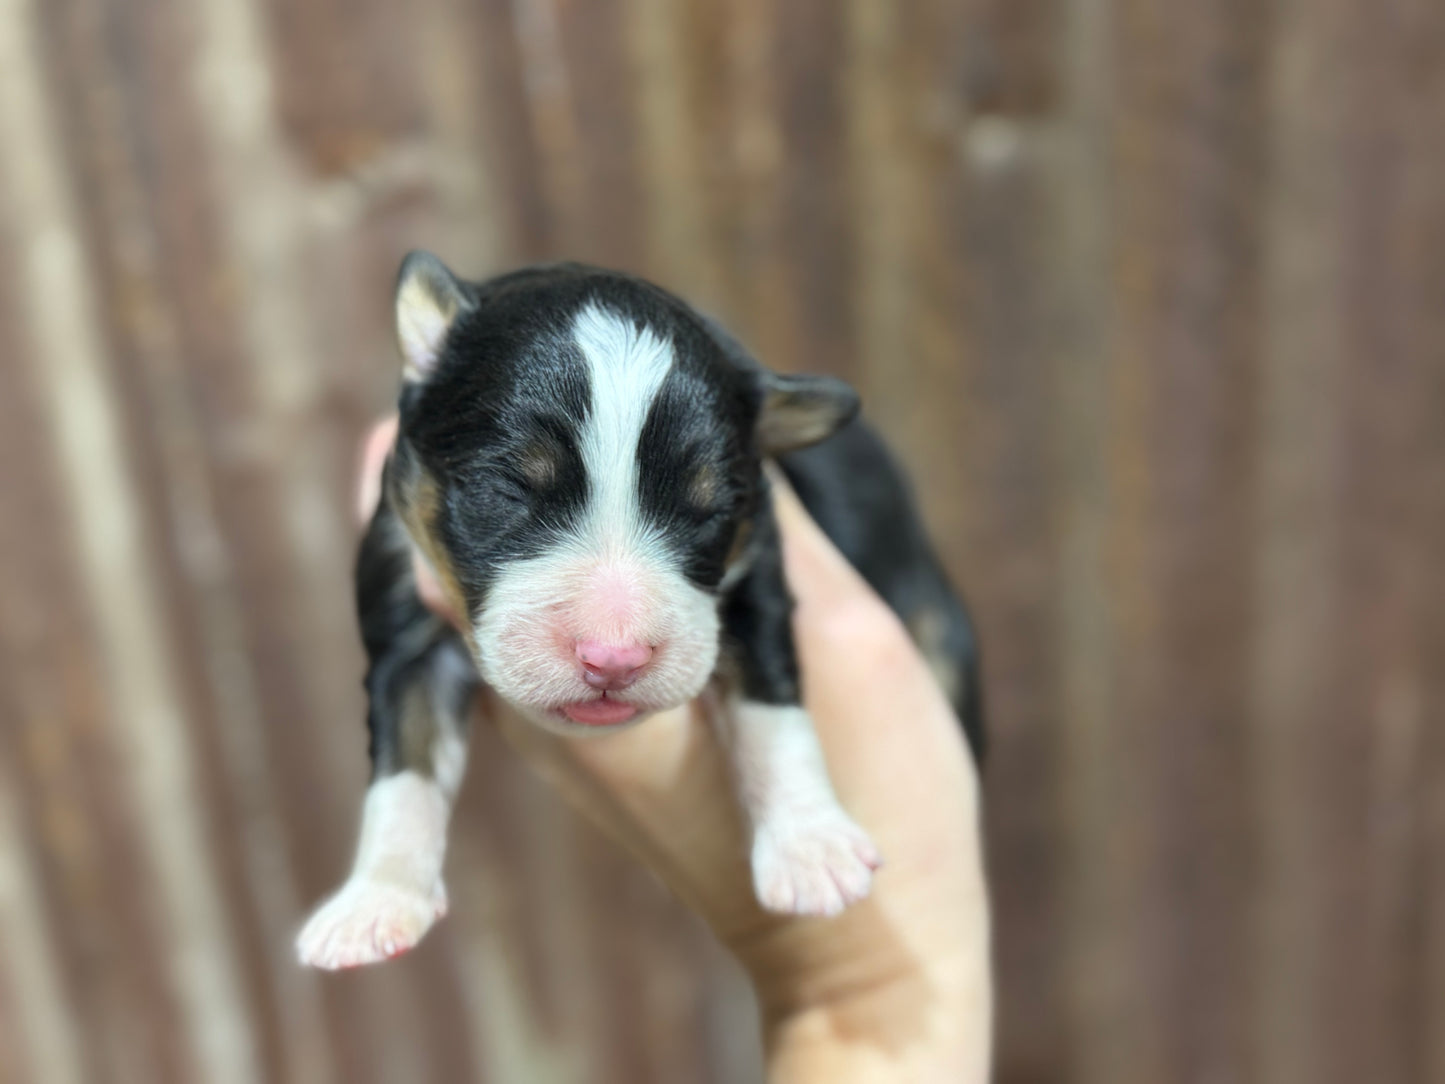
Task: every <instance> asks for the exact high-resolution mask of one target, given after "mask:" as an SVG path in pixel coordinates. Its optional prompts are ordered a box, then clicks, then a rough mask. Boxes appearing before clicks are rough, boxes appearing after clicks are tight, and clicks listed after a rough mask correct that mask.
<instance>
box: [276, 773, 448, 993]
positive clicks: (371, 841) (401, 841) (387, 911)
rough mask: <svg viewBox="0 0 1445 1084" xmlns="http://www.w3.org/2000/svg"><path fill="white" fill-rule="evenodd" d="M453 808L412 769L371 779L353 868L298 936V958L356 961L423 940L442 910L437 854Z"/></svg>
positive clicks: (329, 963) (331, 964)
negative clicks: (379, 778) (374, 780)
mask: <svg viewBox="0 0 1445 1084" xmlns="http://www.w3.org/2000/svg"><path fill="white" fill-rule="evenodd" d="M453 752H454V751H453ZM456 774H458V775H459V773H456ZM450 813H451V799H450V796H449V795H448V793H447V791H446V789H444V787H443V786H442V784H440V783H438V782H436V781H435V780H432V779H428V778H426V777H424V776H421V775H418V774H417V773H415V772H401V773H399V774H397V775H393V776H388V777H387V778H385V779H381V780H378V781H377V782H375V783H373V784H372V785H371V789H370V790H368V791H367V792H366V804H365V806H364V808H363V811H362V820H361V841H360V843H359V844H358V846H357V849H356V861H355V863H354V864H353V866H352V870H351V876H350V877H349V878H348V879H347V881H346V883H345V884H344V885H342V886H341V888H340V889H339V890H338V891H337V892H336V894H335V895H333V896H332V897H331V898H330V899H329V900H327V901H326V902H325V903H324V904H322V905H321V906H320V907H319V908H318V909H317V910H316V913H315V914H313V915H312V916H311V918H310V920H309V921H308V922H307V923H306V926H305V927H304V928H303V929H302V931H301V934H300V936H298V937H297V939H296V953H297V955H298V956H299V957H300V959H301V962H302V963H303V964H309V965H310V966H312V967H320V968H325V969H327V970H334V969H336V968H343V967H357V966H359V965H361V964H369V963H375V962H377V961H378V960H385V959H389V958H390V957H392V956H396V955H399V954H400V953H403V952H405V951H406V950H407V949H409V948H412V947H413V946H415V945H416V943H417V942H418V941H420V940H421V938H422V935H423V934H424V933H426V931H427V930H428V929H430V928H431V925H432V923H433V922H435V921H436V920H437V919H438V918H440V917H441V916H442V915H444V914H446V910H447V894H446V887H445V885H444V884H443V883H442V861H443V859H444V858H445V856H446V832H447V819H448V817H449V816H450Z"/></svg>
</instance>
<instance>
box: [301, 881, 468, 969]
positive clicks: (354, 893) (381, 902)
mask: <svg viewBox="0 0 1445 1084" xmlns="http://www.w3.org/2000/svg"><path fill="white" fill-rule="evenodd" d="M446 913H447V892H446V887H445V886H444V885H443V884H442V883H441V881H440V880H438V881H437V882H436V885H435V886H434V887H433V888H432V890H431V891H430V892H425V891H420V890H418V889H416V888H413V887H411V886H408V885H399V884H392V883H389V882H386V881H377V880H372V879H370V878H367V877H359V876H354V877H352V878H351V879H350V880H349V881H347V882H346V884H344V885H342V886H341V889H340V891H338V892H337V893H336V895H334V896H332V897H331V898H330V899H329V900H327V901H326V902H325V903H324V904H322V905H321V907H320V908H319V909H318V910H317V911H316V913H315V914H313V915H312V916H311V918H310V920H309V921H308V922H307V923H306V925H305V927H303V928H302V930H301V933H300V935H299V936H298V937H297V938H296V954H297V956H299V957H300V959H301V962H302V963H303V964H306V965H308V966H310V967H319V968H322V969H324V970H327V971H336V970H339V969H340V968H344V967H360V966H361V965H362V964H372V963H377V962H378V961H380V960H389V959H391V958H392V957H394V956H400V955H401V954H402V953H403V952H406V951H407V950H408V949H411V948H414V947H415V946H416V943H417V942H418V941H420V940H421V939H422V935H423V934H425V933H426V932H427V930H429V929H431V926H432V923H434V922H435V921H436V920H437V919H439V918H441V917H442V916H443V915H445V914H446Z"/></svg>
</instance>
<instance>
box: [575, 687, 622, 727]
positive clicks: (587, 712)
mask: <svg viewBox="0 0 1445 1084" xmlns="http://www.w3.org/2000/svg"><path fill="white" fill-rule="evenodd" d="M557 710H558V711H559V712H560V713H561V715H562V716H563V717H564V718H565V719H567V720H568V721H569V722H573V723H577V724H579V725H581V726H620V725H621V724H623V723H626V722H631V721H632V719H634V718H635V717H636V716H637V713H638V711H639V709H638V707H637V705H636V704H628V703H626V702H625V701H622V700H612V699H609V698H608V696H607V694H606V693H603V694H602V695H601V696H598V697H594V698H593V699H590V700H576V701H574V702H572V703H571V704H563V705H562V706H561V707H560V708H558V709H557Z"/></svg>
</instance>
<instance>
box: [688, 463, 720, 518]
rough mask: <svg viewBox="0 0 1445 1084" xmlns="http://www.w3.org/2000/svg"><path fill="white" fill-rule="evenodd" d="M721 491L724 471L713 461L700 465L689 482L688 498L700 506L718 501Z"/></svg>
mask: <svg viewBox="0 0 1445 1084" xmlns="http://www.w3.org/2000/svg"><path fill="white" fill-rule="evenodd" d="M721 493H722V471H720V470H719V469H718V468H717V467H716V466H715V465H714V464H712V463H706V464H704V465H703V466H701V467H699V468H698V469H697V471H696V472H695V473H694V474H693V476H692V479H691V481H689V482H688V484H687V499H688V500H689V501H691V502H692V503H693V504H695V505H697V506H698V507H700V508H709V507H711V506H712V505H713V504H715V503H717V499H718V496H719V495H720V494H721Z"/></svg>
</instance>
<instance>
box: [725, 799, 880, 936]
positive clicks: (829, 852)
mask: <svg viewBox="0 0 1445 1084" xmlns="http://www.w3.org/2000/svg"><path fill="white" fill-rule="evenodd" d="M879 862H880V859H879V857H878V851H877V849H876V848H875V847H874V846H873V842H872V840H870V839H869V838H868V835H867V833H865V832H864V831H863V830H862V829H861V828H859V827H858V826H857V825H856V824H855V823H854V822H853V821H852V819H850V818H849V817H848V815H847V814H846V813H844V812H843V810H842V809H840V808H838V807H837V806H836V805H834V806H832V807H831V808H826V809H824V810H821V811H820V810H809V811H807V813H806V815H804V814H802V813H798V814H795V815H784V816H777V817H774V818H771V819H770V820H769V821H768V822H767V823H766V824H763V825H760V826H759V827H758V829H757V831H756V833H755V836H754V841H753V853H752V867H753V883H754V887H755V890H756V893H757V898H758V902H759V903H760V904H761V905H762V906H763V908H764V909H765V910H768V911H773V912H776V913H778V914H791V915H819V916H831V915H836V914H838V913H840V912H841V911H843V910H844V909H845V908H846V907H848V906H849V905H850V904H853V903H857V902H858V901H859V900H862V899H864V898H866V897H867V895H868V892H869V890H870V889H871V887H872V884H873V870H874V869H875V868H876V867H877V866H878V864H879Z"/></svg>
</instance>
